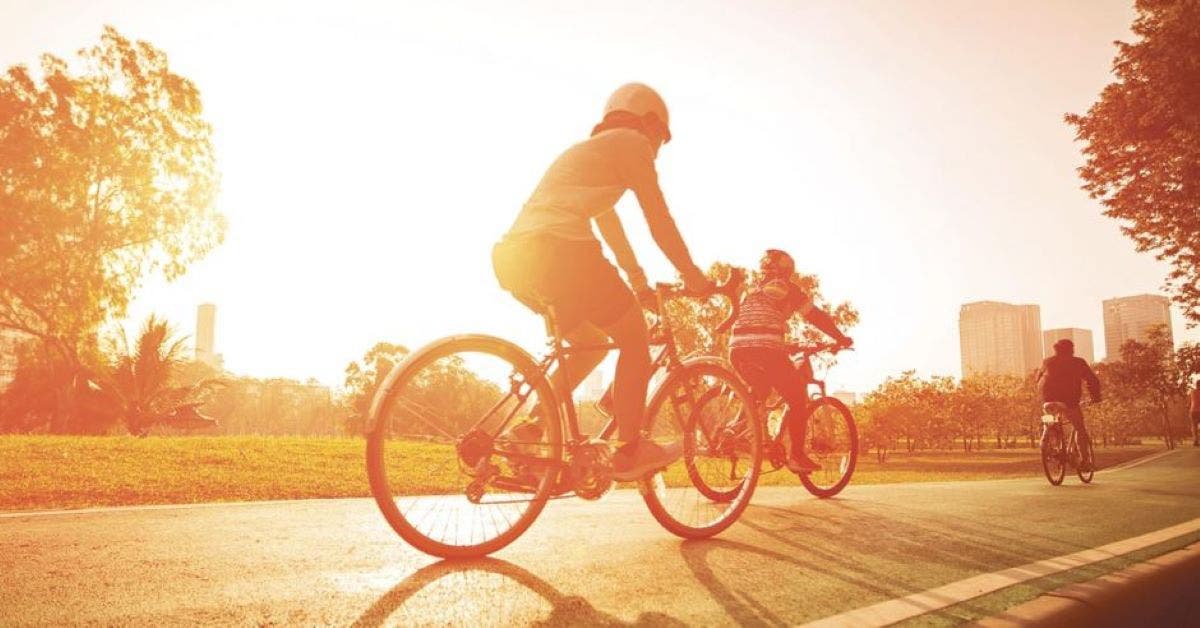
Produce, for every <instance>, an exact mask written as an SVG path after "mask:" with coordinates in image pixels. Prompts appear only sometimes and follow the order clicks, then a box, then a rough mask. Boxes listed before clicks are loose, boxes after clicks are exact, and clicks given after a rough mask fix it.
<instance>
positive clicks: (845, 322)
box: [666, 262, 859, 366]
mask: <svg viewBox="0 0 1200 628" xmlns="http://www.w3.org/2000/svg"><path fill="white" fill-rule="evenodd" d="M734 268H735V267H734V266H732V265H730V264H726V263H724V262H716V263H714V264H713V265H712V266H711V267H710V268H709V270H708V273H706V274H707V275H708V276H709V278H711V279H713V280H714V281H724V280H726V279H728V278H729V276H730V272H731V271H732V270H734ZM739 270H741V271H742V272H743V273H744V274H745V276H746V282H747V285H752V284H753V283H754V282H755V281H757V280H758V279H759V278H760V277H759V276H758V274H757V273H756V272H755V273H751V272H748V271H746V269H739ZM793 281H795V282H796V283H797V284H798V285H800V286H801V287H802V288H803V289H804V291H805V292H806V293H807V294H808V296H809V298H810V299H812V301H813V303H815V304H816V305H817V306H818V307H821V308H823V309H827V310H828V311H829V313H830V314H831V315H832V316H833V319H834V321H835V322H836V323H837V324H838V327H840V328H841V329H842V330H843V331H845V330H848V329H850V328H852V327H854V325H857V324H858V318H859V317H858V311H857V310H855V309H854V306H852V305H851V304H850V303H840V304H837V305H832V304H829V303H827V302H826V300H825V297H824V295H822V294H821V281H820V279H818V278H817V276H816V275H805V274H802V273H796V275H795V277H794V278H793ZM740 296H741V295H739V298H740ZM666 315H667V316H668V317H669V320H670V321H671V328H672V331H673V332H674V334H675V343H676V346H677V347H678V348H679V351H680V353H681V354H683V355H688V354H691V353H697V354H706V355H725V354H726V353H727V352H728V350H729V334H728V333H723V334H718V333H716V330H717V327H718V326H720V324H721V323H722V322H723V321H724V320H725V318H726V316H728V315H729V303H728V302H727V301H725V299H721V298H713V299H690V298H685V299H671V300H670V301H668V302H667V307H666ZM791 332H792V333H791V335H792V337H793V338H796V339H799V340H803V341H805V342H817V341H819V340H820V338H821V337H823V334H822V333H821V332H819V331H817V330H816V329H813V328H812V327H811V326H808V325H807V324H806V323H805V321H804V319H803V318H802V317H800V316H796V317H794V318H793V319H792V320H791ZM826 366H828V364H827V365H826Z"/></svg>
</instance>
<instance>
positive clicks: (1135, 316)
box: [1104, 294, 1175, 360]
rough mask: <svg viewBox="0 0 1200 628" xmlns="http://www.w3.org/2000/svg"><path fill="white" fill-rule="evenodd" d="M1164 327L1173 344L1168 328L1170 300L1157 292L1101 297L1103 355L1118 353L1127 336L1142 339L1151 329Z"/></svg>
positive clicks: (1112, 355)
mask: <svg viewBox="0 0 1200 628" xmlns="http://www.w3.org/2000/svg"><path fill="white" fill-rule="evenodd" d="M1160 326H1162V327H1165V328H1166V331H1167V339H1168V340H1170V341H1171V344H1172V345H1174V343H1175V338H1174V335H1173V333H1172V330H1171V300H1170V299H1168V298H1167V297H1164V296H1159V295H1157V294H1139V295H1135V296H1132V297H1117V298H1115V299H1107V300H1105V301H1104V354H1105V359H1108V360H1113V359H1118V358H1120V357H1121V346H1122V345H1124V344H1125V343H1126V342H1128V341H1130V340H1136V341H1138V342H1145V341H1146V339H1147V338H1148V337H1149V334H1150V330H1151V329H1154V328H1155V327H1160Z"/></svg>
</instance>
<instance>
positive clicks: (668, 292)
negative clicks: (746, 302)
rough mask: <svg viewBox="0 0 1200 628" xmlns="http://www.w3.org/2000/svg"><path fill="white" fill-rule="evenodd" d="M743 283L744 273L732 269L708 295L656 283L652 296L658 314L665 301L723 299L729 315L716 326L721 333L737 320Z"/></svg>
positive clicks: (676, 286) (675, 285) (680, 286)
mask: <svg viewBox="0 0 1200 628" xmlns="http://www.w3.org/2000/svg"><path fill="white" fill-rule="evenodd" d="M745 283H746V273H745V271H743V270H742V269H740V268H734V269H732V270H730V271H729V278H728V279H726V280H725V281H724V282H722V283H720V284H717V288H716V290H713V291H712V292H711V293H709V294H703V293H698V292H694V291H692V290H688V289H687V288H686V287H684V286H683V285H682V284H679V283H657V284H655V285H654V294H655V296H656V297H657V299H658V304H657V305H658V311H659V312H660V313H661V312H662V310H663V307H662V304H663V301H665V300H667V299H673V298H678V297H693V298H699V299H702V298H707V297H710V296H714V295H717V296H723V297H725V299H726V300H728V301H729V315H728V316H726V317H725V320H724V321H722V322H721V324H720V325H718V326H717V330H716V331H717V333H721V332H724V331H725V330H727V329H729V327H730V326H731V325H733V321H734V319H736V318H737V315H738V311H739V308H740V307H741V299H740V298H739V297H740V296H741V292H742V286H743V285H745Z"/></svg>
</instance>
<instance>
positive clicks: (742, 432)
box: [639, 358, 763, 538]
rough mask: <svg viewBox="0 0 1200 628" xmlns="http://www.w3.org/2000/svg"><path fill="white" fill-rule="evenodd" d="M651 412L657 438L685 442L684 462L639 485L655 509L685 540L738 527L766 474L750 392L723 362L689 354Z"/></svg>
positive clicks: (663, 385)
mask: <svg viewBox="0 0 1200 628" xmlns="http://www.w3.org/2000/svg"><path fill="white" fill-rule="evenodd" d="M646 416H647V426H648V431H649V433H650V436H651V438H654V439H656V440H659V441H682V442H683V457H682V459H681V460H679V461H676V462H675V463H674V464H672V465H670V466H669V467H667V468H666V469H664V470H662V471H661V472H659V473H656V474H654V475H653V476H650V477H649V478H646V479H643V480H642V481H641V482H640V483H639V488H640V490H641V493H642V497H643V499H645V501H646V506H647V507H649V509H650V514H652V515H653V516H654V518H655V519H656V520H658V522H659V523H660V524H662V526H663V527H664V528H666V529H667V530H669V531H670V532H672V533H673V534H676V535H678V536H681V537H684V538H704V537H709V536H713V535H714V534H717V533H719V532H721V531H722V530H724V529H725V528H728V527H729V526H731V525H733V523H734V522H735V521H737V518H738V517H739V516H741V514H742V512H743V511H744V510H745V509H746V506H747V505H749V503H750V497H751V495H753V494H754V488H755V486H756V485H757V483H758V477H759V473H760V472H761V469H760V467H761V461H762V451H763V448H762V424H761V422H760V421H758V420H757V417H756V416H755V413H754V404H753V402H752V400H751V398H750V393H749V391H747V390H746V388H745V386H744V385H743V384H742V383H741V381H740V380H739V379H738V378H737V376H736V375H734V374H733V372H732V371H731V370H729V369H728V368H727V367H726V366H724V364H723V363H722V362H721V361H720V360H717V359H714V358H699V359H695V360H688V361H687V362H685V363H684V364H683V366H681V367H680V368H678V369H675V370H673V371H671V372H670V373H669V374H668V375H667V377H666V379H665V380H663V382H662V383H661V384H660V385H659V386H658V388H657V389H656V390H655V392H654V395H653V396H652V397H651V399H650V404H649V407H648V409H647V415H646Z"/></svg>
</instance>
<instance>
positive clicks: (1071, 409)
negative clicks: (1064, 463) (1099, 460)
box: [1064, 403, 1092, 456]
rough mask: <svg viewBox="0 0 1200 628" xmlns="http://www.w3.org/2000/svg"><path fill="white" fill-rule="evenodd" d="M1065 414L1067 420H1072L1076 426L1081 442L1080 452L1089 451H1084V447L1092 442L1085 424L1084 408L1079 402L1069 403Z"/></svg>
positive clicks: (1077, 438)
mask: <svg viewBox="0 0 1200 628" xmlns="http://www.w3.org/2000/svg"><path fill="white" fill-rule="evenodd" d="M1064 414H1065V415H1066V417H1067V420H1068V421H1070V422H1071V425H1073V426H1074V427H1075V438H1076V441H1077V442H1078V443H1079V454H1080V456H1083V454H1085V453H1087V452H1085V451H1084V447H1089V446H1090V445H1091V442H1092V439H1091V437H1090V436H1089V435H1088V431H1087V427H1085V426H1084V424H1083V409H1082V408H1080V407H1079V404H1078V403H1074V404H1067V410H1066V412H1065V413H1064Z"/></svg>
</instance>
